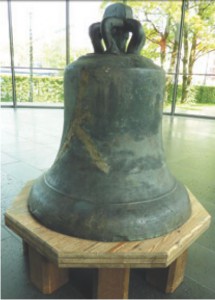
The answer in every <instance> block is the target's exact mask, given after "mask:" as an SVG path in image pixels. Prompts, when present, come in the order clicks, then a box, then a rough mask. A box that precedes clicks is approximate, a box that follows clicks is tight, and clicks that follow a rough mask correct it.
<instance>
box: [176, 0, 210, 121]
mask: <svg viewBox="0 0 215 300" xmlns="http://www.w3.org/2000/svg"><path fill="white" fill-rule="evenodd" d="M214 20H215V2H214V1H194V2H191V1H186V7H185V19H184V27H183V39H182V49H181V60H180V80H179V85H178V93H177V98H176V101H177V102H176V113H180V114H191V115H201V116H204V115H205V116H211V117H215V30H214Z"/></svg>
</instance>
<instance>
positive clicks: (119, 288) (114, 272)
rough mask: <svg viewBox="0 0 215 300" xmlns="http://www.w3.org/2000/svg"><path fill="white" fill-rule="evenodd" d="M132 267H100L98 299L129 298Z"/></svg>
mask: <svg viewBox="0 0 215 300" xmlns="http://www.w3.org/2000/svg"><path fill="white" fill-rule="evenodd" d="M129 274H130V269H109V268H107V269H99V270H98V285H97V298H98V299H128V289H129Z"/></svg>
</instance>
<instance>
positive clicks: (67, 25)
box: [66, 0, 70, 65]
mask: <svg viewBox="0 0 215 300" xmlns="http://www.w3.org/2000/svg"><path fill="white" fill-rule="evenodd" d="M69 16H70V14H69V0H66V64H67V65H68V64H69V63H70V24H69Z"/></svg>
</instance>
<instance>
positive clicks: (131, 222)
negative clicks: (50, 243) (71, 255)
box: [28, 177, 191, 242]
mask: <svg viewBox="0 0 215 300" xmlns="http://www.w3.org/2000/svg"><path fill="white" fill-rule="evenodd" d="M48 195H49V196H48ZM154 204H155V205H153V206H151V208H150V205H149V203H144V202H143V203H142V204H139V205H137V206H135V209H133V210H132V209H131V207H130V205H127V207H126V206H125V205H124V206H123V207H122V206H120V207H118V208H116V207H115V206H109V207H105V208H104V209H102V208H101V207H98V206H96V205H95V206H94V207H93V208H92V207H90V206H87V205H85V203H83V202H79V201H74V202H73V203H69V200H68V198H67V197H63V199H59V196H58V195H57V194H56V193H55V192H54V191H51V190H50V188H49V187H47V186H46V185H45V183H44V181H43V177H40V178H39V180H37V181H36V183H35V184H34V185H33V187H32V189H31V192H30V195H29V199H28V209H29V211H30V213H31V214H32V215H33V216H34V217H35V218H36V219H37V220H38V221H39V222H40V223H42V224H43V225H44V226H46V227H48V228H49V229H51V230H54V231H57V232H60V233H63V234H66V235H69V236H74V237H78V238H82V239H88V240H95V241H102V242H116V241H138V240H145V239H151V238H155V237H158V236H162V235H165V234H167V233H169V232H171V231H173V230H175V229H177V228H178V227H180V226H181V225H183V224H184V223H185V222H186V221H187V220H188V219H189V217H190V215H191V204H190V199H189V196H188V192H187V190H186V189H185V187H184V186H183V185H182V184H181V183H180V182H179V181H177V185H176V189H175V190H174V193H172V196H171V197H170V196H168V197H166V198H165V197H164V198H163V199H161V200H160V202H154ZM121 208H122V209H121ZM117 213H118V215H117ZM129 214H130V217H129V219H128V218H127V216H129ZM90 222H91V223H92V224H93V225H92V226H91V223H90Z"/></svg>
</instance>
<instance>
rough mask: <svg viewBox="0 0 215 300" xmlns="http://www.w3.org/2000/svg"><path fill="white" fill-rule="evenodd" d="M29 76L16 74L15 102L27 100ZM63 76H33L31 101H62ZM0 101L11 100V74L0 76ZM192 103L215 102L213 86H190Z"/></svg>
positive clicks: (169, 97) (169, 94)
mask: <svg viewBox="0 0 215 300" xmlns="http://www.w3.org/2000/svg"><path fill="white" fill-rule="evenodd" d="M29 86H30V85H29V77H28V76H20V75H19V76H16V96H17V102H29V101H30V99H29V95H30V92H29V90H30V89H29ZM167 88H168V90H167V91H166V102H169V103H170V102H171V101H172V93H173V85H172V84H171V85H168V87H167ZM181 95H182V86H181V85H179V86H178V92H177V102H180V99H181ZM63 99H64V98H63V77H50V76H42V77H41V76H34V77H33V102H43V103H63ZM1 101H2V102H11V101H12V84H11V76H8V75H3V76H2V78H1ZM190 102H192V103H210V104H215V87H214V86H197V85H196V86H192V99H191V100H190Z"/></svg>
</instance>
